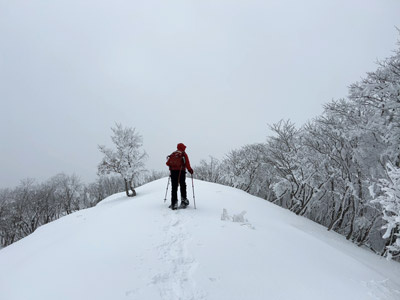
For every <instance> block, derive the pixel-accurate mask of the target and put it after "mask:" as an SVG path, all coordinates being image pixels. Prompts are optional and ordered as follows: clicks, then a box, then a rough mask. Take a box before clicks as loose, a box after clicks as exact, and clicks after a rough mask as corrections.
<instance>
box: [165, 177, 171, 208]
mask: <svg viewBox="0 0 400 300" xmlns="http://www.w3.org/2000/svg"><path fill="white" fill-rule="evenodd" d="M170 179H171V175H170V176H168V183H167V190H166V191H165V197H164V203H165V202H166V201H167V194H168V186H169V180H170Z"/></svg>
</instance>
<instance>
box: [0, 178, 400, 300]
mask: <svg viewBox="0 0 400 300" xmlns="http://www.w3.org/2000/svg"><path fill="white" fill-rule="evenodd" d="M166 184H167V179H166V178H164V179H161V180H158V181H155V182H152V183H149V184H147V185H145V186H142V187H140V188H138V189H137V193H138V195H137V196H136V197H134V198H128V197H126V196H125V195H124V193H120V194H116V195H113V196H111V197H108V198H107V199H105V200H103V201H102V202H101V203H99V204H98V205H97V206H96V207H94V208H91V209H87V210H83V211H79V212H76V213H74V214H71V215H69V216H66V217H64V218H61V219H59V220H57V221H55V222H52V223H50V224H48V225H45V226H42V227H41V228H39V229H38V230H37V231H36V232H35V233H34V234H32V235H30V236H28V237H26V238H24V239H22V240H20V241H19V242H17V243H15V244H13V245H11V246H9V247H7V248H5V249H2V250H1V251H0V265H1V266H2V271H1V272H0V292H1V294H0V296H1V297H0V298H1V299H2V300H3V299H4V300H17V299H18V300H26V299H29V300H30V299H40V300H46V299H49V300H50V299H52V300H53V299H74V300H80V299H82V300H83V299H85V300H86V299H96V300H97V299H99V300H102V299H104V300H105V299H110V300H115V299H117V300H118V299H126V300H131V299H161V300H172V299H174V300H177V299H181V300H191V299H193V300H194V299H200V300H203V299H204V300H206V299H207V300H211V299H215V300H217V299H218V300H220V299H233V300H238V299H260V300H261V299H271V300H275V299H307V300H310V299H311V300H313V299H315V300H317V299H329V300H336V299H341V300H345V299H349V300H350V299H351V300H354V299H362V300H364V299H366V300H368V299H386V300H398V299H400V264H398V263H394V262H391V261H387V260H385V259H383V258H381V257H379V256H376V255H374V254H372V253H370V252H369V251H366V250H364V249H360V248H358V247H357V246H355V245H354V244H352V243H350V242H348V241H346V240H345V238H343V237H342V236H340V235H338V234H335V233H333V232H327V231H326V229H325V228H323V227H322V226H319V225H317V224H315V223H313V222H311V221H309V220H307V219H305V218H302V217H298V216H296V215H294V214H292V213H290V212H289V211H286V210H284V209H282V208H280V207H277V206H275V205H273V204H271V203H268V202H266V201H264V200H262V199H259V198H257V197H254V196H251V195H249V194H246V193H244V192H242V191H240V190H236V189H233V188H229V187H226V186H221V185H217V184H211V183H207V182H202V181H197V180H196V181H195V188H196V202H197V210H195V209H193V203H191V204H190V206H189V207H188V208H187V209H186V210H177V211H172V210H170V209H168V205H169V203H164V202H163V200H162V199H163V198H164V194H165V186H166ZM189 190H190V189H189ZM189 196H190V194H189Z"/></svg>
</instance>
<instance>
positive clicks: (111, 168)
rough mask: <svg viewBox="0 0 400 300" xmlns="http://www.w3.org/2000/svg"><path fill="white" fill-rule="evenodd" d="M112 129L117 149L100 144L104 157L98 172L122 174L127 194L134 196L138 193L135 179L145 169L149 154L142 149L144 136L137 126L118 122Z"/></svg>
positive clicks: (112, 137) (101, 173)
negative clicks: (124, 126) (145, 161)
mask: <svg viewBox="0 0 400 300" xmlns="http://www.w3.org/2000/svg"><path fill="white" fill-rule="evenodd" d="M111 130H112V132H113V135H112V136H111V139H112V141H113V143H114V145H115V149H109V148H107V147H106V146H99V150H100V152H101V153H103V154H104V157H103V159H102V161H101V162H100V164H99V165H98V173H99V175H105V174H110V173H117V174H120V175H121V176H122V178H123V180H124V183H125V191H126V195H127V196H129V197H133V196H135V195H136V191H135V189H134V184H135V180H138V178H139V176H140V175H141V174H142V173H143V172H144V171H145V169H144V160H145V158H146V157H147V154H146V152H145V151H143V150H141V147H142V141H143V138H142V136H141V135H140V134H139V133H137V132H136V131H135V128H129V127H126V128H123V127H122V125H121V124H116V127H115V128H111Z"/></svg>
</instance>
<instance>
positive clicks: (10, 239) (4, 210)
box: [0, 171, 166, 247]
mask: <svg viewBox="0 0 400 300" xmlns="http://www.w3.org/2000/svg"><path fill="white" fill-rule="evenodd" d="M164 176H166V174H165V173H163V172H156V171H153V172H151V173H148V174H147V175H145V176H141V177H137V178H136V180H135V181H134V182H132V184H133V185H134V186H139V185H142V184H144V183H146V182H150V181H153V180H156V179H158V178H161V177H164ZM124 191H125V182H124V181H123V180H121V177H120V176H99V177H98V178H97V180H96V181H95V182H93V183H90V184H84V183H82V181H81V180H80V179H79V177H78V176H76V175H66V174H63V173H61V174H58V175H55V176H53V177H52V178H50V179H48V180H46V181H45V182H42V183H37V182H36V181H35V180H33V179H25V180H22V181H21V183H20V184H19V185H18V186H17V187H15V188H12V189H1V190H0V246H1V247H5V246H8V245H10V244H12V243H14V242H16V241H18V240H20V239H21V238H23V237H25V236H27V235H29V234H31V233H33V232H34V231H35V230H36V229H37V228H38V227H39V226H41V225H44V224H47V223H49V222H52V221H54V220H57V219H58V218H60V217H63V216H65V215H68V214H71V213H73V212H75V211H78V210H81V209H85V208H90V207H93V206H95V205H96V204H97V203H99V202H100V201H101V200H103V199H104V198H106V197H108V196H110V195H113V194H115V193H119V192H124Z"/></svg>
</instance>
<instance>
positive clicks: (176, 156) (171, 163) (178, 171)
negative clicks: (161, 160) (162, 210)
mask: <svg viewBox="0 0 400 300" xmlns="http://www.w3.org/2000/svg"><path fill="white" fill-rule="evenodd" d="M177 149H178V150H176V151H175V152H173V153H172V154H171V155H169V156H168V157H167V158H168V161H167V166H168V167H169V170H170V173H171V174H170V177H171V183H172V192H171V205H170V208H171V209H173V210H175V209H178V185H180V187H181V188H180V190H181V205H180V207H179V208H186V207H187V206H188V205H189V200H188V199H187V193H186V169H187V170H188V171H189V173H190V174H193V169H192V168H191V166H190V161H189V157H188V155H187V154H186V152H185V149H186V146H185V145H184V144H182V143H179V144H178V146H177Z"/></svg>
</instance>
